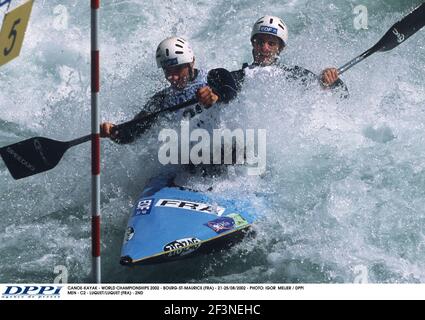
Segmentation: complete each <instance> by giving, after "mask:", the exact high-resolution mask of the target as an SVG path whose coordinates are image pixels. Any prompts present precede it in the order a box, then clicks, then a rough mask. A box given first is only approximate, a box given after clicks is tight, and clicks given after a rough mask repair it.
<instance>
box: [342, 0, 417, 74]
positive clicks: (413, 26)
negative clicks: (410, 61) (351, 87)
mask: <svg viewBox="0 0 425 320" xmlns="http://www.w3.org/2000/svg"><path fill="white" fill-rule="evenodd" d="M423 26H425V3H422V4H421V5H419V6H418V7H417V8H415V9H414V10H413V11H412V12H410V13H409V14H408V15H407V16H405V17H404V18H403V19H401V20H400V21H398V22H397V23H395V24H394V25H393V26H392V27H391V28H390V29H389V30H388V31H387V33H385V35H384V36H383V37H382V38H381V40H379V41H378V43H376V44H375V45H374V46H373V47H372V48H370V49H369V50H367V51H365V52H363V53H362V54H361V55H359V56H357V57H356V58H354V59H353V60H351V61H350V62H348V63H346V64H344V65H343V66H342V67H340V68H339V69H338V74H342V73H344V72H345V71H347V70H348V69H350V68H351V67H353V66H354V65H356V64H357V63H359V62H360V61H363V60H364V59H366V58H367V57H369V56H370V55H371V54H373V53H375V52H378V51H381V52H384V51H389V50H391V49H394V48H395V47H397V46H398V45H399V44H401V43H403V42H404V41H406V40H407V39H408V38H409V37H410V36H412V35H413V34H414V33H416V32H417V31H418V30H420V29H421V28H422V27H423Z"/></svg>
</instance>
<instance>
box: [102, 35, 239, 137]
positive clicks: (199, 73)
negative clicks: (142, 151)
mask: <svg viewBox="0 0 425 320" xmlns="http://www.w3.org/2000/svg"><path fill="white" fill-rule="evenodd" d="M156 63H157V66H158V68H161V69H162V70H163V72H164V75H165V78H166V79H167V80H168V82H169V83H170V86H169V87H168V88H165V89H163V90H161V91H160V92H158V93H156V94H155V95H154V96H152V97H151V98H150V99H149V100H148V102H147V103H146V104H145V106H144V107H143V108H142V110H141V112H140V113H139V114H137V115H136V116H135V117H134V118H135V119H137V118H142V117H144V116H146V115H147V114H150V113H154V112H157V111H160V110H162V109H166V108H169V107H173V106H176V105H178V104H182V103H184V102H187V101H190V100H192V99H194V98H197V99H198V102H199V105H197V106H195V108H196V111H195V110H192V109H193V108H189V107H188V108H187V109H185V110H180V111H176V112H175V113H174V114H175V115H176V117H179V116H180V117H181V116H183V114H184V115H185V116H186V115H188V114H189V116H190V117H193V116H195V115H197V114H198V113H200V112H201V111H202V110H200V109H201V106H203V107H206V108H209V107H211V106H212V105H214V104H215V103H217V102H220V101H221V100H220V96H221V94H220V93H218V92H214V91H213V90H212V89H211V88H210V87H209V86H208V81H207V78H208V72H207V71H206V70H202V69H196V68H195V67H194V65H195V55H194V53H193V50H192V47H191V46H190V44H189V42H188V41H187V40H185V39H183V38H182V37H170V38H167V39H165V40H163V41H161V43H160V44H159V45H158V48H157V50H156ZM229 77H230V74H229ZM230 79H231V77H230ZM232 81H233V80H232ZM200 105H201V106H200ZM151 124H152V121H149V122H146V125H142V126H140V125H139V126H135V127H134V128H130V130H120V131H117V130H114V127H115V125H114V124H113V123H110V122H104V123H102V124H101V136H102V137H108V138H111V139H112V140H113V141H115V142H117V143H122V144H123V143H130V142H133V141H134V140H135V138H137V137H139V136H140V135H141V134H143V133H144V132H145V131H146V130H147V129H148V128H149V127H150V125H151Z"/></svg>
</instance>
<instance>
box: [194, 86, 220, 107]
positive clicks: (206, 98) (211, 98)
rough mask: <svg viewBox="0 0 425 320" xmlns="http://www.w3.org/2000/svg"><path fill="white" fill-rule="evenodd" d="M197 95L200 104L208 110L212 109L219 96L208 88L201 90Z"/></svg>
mask: <svg viewBox="0 0 425 320" xmlns="http://www.w3.org/2000/svg"><path fill="white" fill-rule="evenodd" d="M196 95H197V96H198V101H199V103H200V104H202V105H203V106H205V107H206V108H209V107H211V106H212V105H213V104H214V103H216V102H217V100H218V96H217V95H216V94H215V93H214V92H213V91H212V89H211V88H210V87H208V86H205V87H202V88H200V89H199V90H198V92H197V93H196Z"/></svg>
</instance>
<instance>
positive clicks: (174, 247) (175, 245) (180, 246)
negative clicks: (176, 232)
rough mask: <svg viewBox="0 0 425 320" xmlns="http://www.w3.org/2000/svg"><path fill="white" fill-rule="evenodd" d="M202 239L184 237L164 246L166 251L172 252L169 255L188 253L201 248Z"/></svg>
mask: <svg viewBox="0 0 425 320" xmlns="http://www.w3.org/2000/svg"><path fill="white" fill-rule="evenodd" d="M200 246H201V240H199V239H198V238H184V239H179V240H175V241H173V242H170V243H168V244H166V245H165V246H164V251H165V252H170V253H169V254H168V256H169V257H179V256H185V255H188V254H190V253H192V252H194V251H196V250H198V249H199V247H200Z"/></svg>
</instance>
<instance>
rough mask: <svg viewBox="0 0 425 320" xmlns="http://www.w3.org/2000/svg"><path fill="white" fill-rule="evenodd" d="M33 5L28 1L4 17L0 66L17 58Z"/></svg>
mask: <svg viewBox="0 0 425 320" xmlns="http://www.w3.org/2000/svg"><path fill="white" fill-rule="evenodd" d="M0 1H1V0H0ZM33 3H34V0H30V1H28V2H27V3H25V4H23V5H22V6H20V7H18V8H16V9H14V10H12V11H10V12H8V13H7V14H6V15H5V17H4V21H3V26H2V28H1V31H0V66H1V65H3V64H5V63H8V62H9V61H10V60H12V59H14V58H16V57H17V56H19V53H20V52H21V47H22V42H23V41H24V35H25V31H26V29H27V25H28V20H29V18H30V14H31V9H32V4H33Z"/></svg>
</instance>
